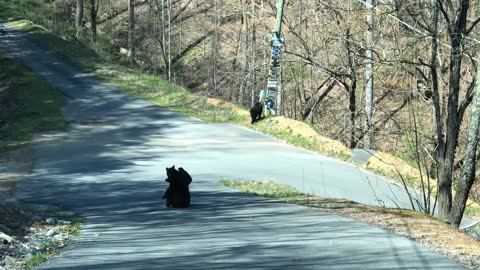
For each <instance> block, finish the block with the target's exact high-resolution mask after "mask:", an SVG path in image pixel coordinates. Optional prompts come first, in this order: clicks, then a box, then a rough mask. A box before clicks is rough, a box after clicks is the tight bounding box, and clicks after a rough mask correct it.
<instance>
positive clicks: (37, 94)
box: [0, 55, 66, 152]
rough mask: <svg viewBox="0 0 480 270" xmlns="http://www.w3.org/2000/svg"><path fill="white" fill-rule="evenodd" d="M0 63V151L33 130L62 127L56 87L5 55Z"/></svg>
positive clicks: (60, 101) (26, 137)
mask: <svg viewBox="0 0 480 270" xmlns="http://www.w3.org/2000/svg"><path fill="white" fill-rule="evenodd" d="M0 66H1V67H2V68H1V69H0V89H1V91H0V105H1V106H0V114H1V117H0V119H1V120H2V122H1V123H0V124H1V126H0V138H1V140H0V152H4V151H7V150H13V149H15V148H17V147H18V146H21V145H25V144H27V143H29V141H30V138H31V135H32V133H34V132H44V131H52V130H63V129H65V127H66V123H65V121H64V119H63V115H62V113H61V108H62V107H63V105H64V102H65V101H64V97H63V96H62V95H61V94H60V93H58V91H56V90H55V89H53V88H52V87H51V86H50V85H49V84H48V83H47V82H46V81H44V80H43V79H41V78H40V77H38V76H37V75H36V74H34V73H32V72H31V71H29V70H28V69H26V68H25V67H24V66H22V65H20V64H18V63H17V62H15V61H14V60H13V59H11V58H8V57H6V56H4V55H0Z"/></svg>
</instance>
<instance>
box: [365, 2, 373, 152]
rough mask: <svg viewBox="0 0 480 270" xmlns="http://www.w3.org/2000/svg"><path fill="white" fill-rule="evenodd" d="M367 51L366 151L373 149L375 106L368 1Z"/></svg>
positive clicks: (371, 13) (368, 5)
mask: <svg viewBox="0 0 480 270" xmlns="http://www.w3.org/2000/svg"><path fill="white" fill-rule="evenodd" d="M367 8H368V11H367V28H368V29H367V37H366V38H367V50H366V57H365V63H366V66H365V81H366V84H365V140H364V146H363V148H365V149H371V148H372V137H373V129H372V117H373V113H372V110H373V109H372V105H373V5H372V0H367Z"/></svg>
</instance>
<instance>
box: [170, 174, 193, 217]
mask: <svg viewBox="0 0 480 270" xmlns="http://www.w3.org/2000/svg"><path fill="white" fill-rule="evenodd" d="M166 171H167V179H165V181H166V182H168V183H169V185H168V188H167V190H166V191H165V194H164V195H163V199H166V204H165V205H166V206H167V207H174V208H186V207H189V206H190V189H189V188H188V186H189V185H190V183H191V182H192V177H191V176H190V175H189V174H188V172H187V171H185V170H184V169H183V168H182V167H180V168H178V170H177V169H175V165H173V166H172V167H170V168H166Z"/></svg>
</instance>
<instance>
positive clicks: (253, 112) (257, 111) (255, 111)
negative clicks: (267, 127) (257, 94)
mask: <svg viewBox="0 0 480 270" xmlns="http://www.w3.org/2000/svg"><path fill="white" fill-rule="evenodd" d="M262 110H263V105H262V103H261V102H257V103H255V105H253V107H252V108H251V109H250V117H251V118H252V124H253V123H255V122H256V121H258V120H260V118H261V117H262Z"/></svg>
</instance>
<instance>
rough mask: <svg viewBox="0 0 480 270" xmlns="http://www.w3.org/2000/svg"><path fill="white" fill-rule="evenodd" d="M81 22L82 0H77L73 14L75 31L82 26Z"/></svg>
mask: <svg viewBox="0 0 480 270" xmlns="http://www.w3.org/2000/svg"><path fill="white" fill-rule="evenodd" d="M82 22H83V0H77V10H76V14H75V26H76V27H77V31H78V29H79V28H80V27H82Z"/></svg>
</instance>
